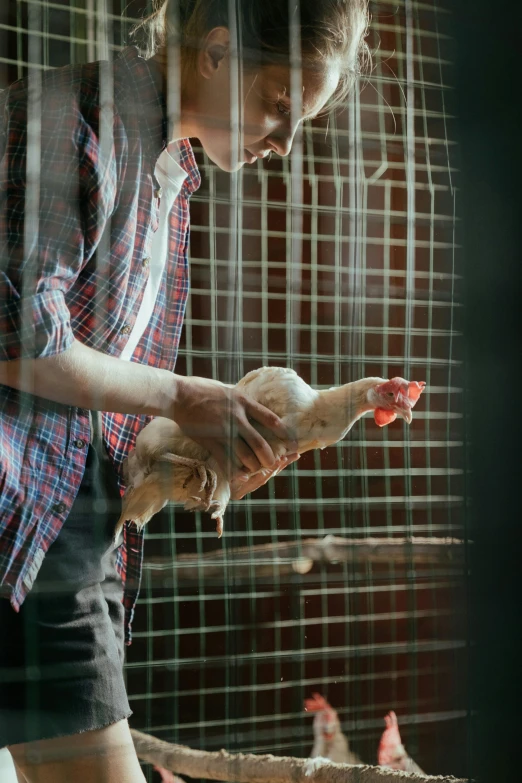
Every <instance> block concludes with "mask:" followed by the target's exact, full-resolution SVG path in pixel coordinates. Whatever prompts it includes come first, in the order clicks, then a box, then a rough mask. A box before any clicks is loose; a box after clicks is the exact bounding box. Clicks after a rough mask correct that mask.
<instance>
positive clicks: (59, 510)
mask: <svg viewBox="0 0 522 783" xmlns="http://www.w3.org/2000/svg"><path fill="white" fill-rule="evenodd" d="M54 511H56V513H57V514H65V512H66V511H67V506H66V505H65V503H56V505H55V506H54Z"/></svg>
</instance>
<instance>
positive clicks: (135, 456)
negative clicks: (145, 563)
mask: <svg viewBox="0 0 522 783" xmlns="http://www.w3.org/2000/svg"><path fill="white" fill-rule="evenodd" d="M424 386H425V384H424V383H423V382H421V383H417V382H415V381H414V382H408V381H405V380H404V379H402V378H393V379H392V380H389V381H388V380H386V379H384V378H364V379H362V380H360V381H354V382H352V383H347V384H345V385H344V386H337V387H333V388H331V389H325V390H321V391H319V390H316V389H313V388H312V387H311V386H309V385H308V384H307V383H305V381H303V379H302V378H300V377H299V376H298V375H297V373H296V372H294V370H290V369H289V368H286V367H261V368H260V369H258V370H253V371H252V372H249V373H248V374H247V375H245V377H244V378H242V379H241V380H240V381H239V383H238V384H237V386H236V388H237V389H239V390H242V391H243V392H244V393H245V394H246V395H248V396H249V397H251V398H253V399H254V400H256V401H257V402H259V403H261V405H264V406H265V407H266V408H269V409H270V410H271V411H272V412H273V413H275V414H276V415H277V416H279V418H280V419H281V420H282V421H283V423H284V424H285V425H286V427H287V429H288V430H289V431H291V432H292V433H293V434H294V436H295V439H296V441H297V452H298V453H299V454H302V453H303V452H305V451H309V450H310V449H316V448H321V449H323V448H325V447H326V446H329V445H332V444H333V443H336V442H337V441H339V440H341V439H342V438H344V437H345V435H346V434H347V432H348V431H349V430H350V429H351V427H352V426H353V425H354V423H355V422H356V421H357V420H358V419H359V418H361V416H363V415H364V414H365V413H368V412H370V411H373V412H374V417H375V421H376V423H377V424H378V425H379V426H384V424H388V423H390V422H391V421H393V420H394V419H395V418H396V417H397V415H399V416H402V417H403V418H404V419H405V420H406V421H407V422H408V423H409V422H411V409H412V408H413V406H414V405H415V403H416V402H417V400H418V398H419V396H420V394H421V393H422V391H423V390H424ZM259 430H260V432H261V434H262V435H263V437H264V438H265V439H266V441H267V442H268V443H269V444H270V446H271V448H272V451H273V452H274V455H275V457H276V459H278V458H280V457H282V456H284V455H285V454H286V452H287V449H286V446H285V444H284V443H283V441H281V440H279V439H278V438H277V437H275V436H274V434H273V433H272V432H271V431H269V430H264V429H263V428H259ZM123 472H124V478H125V480H126V483H127V490H126V492H125V495H124V497H123V507H122V513H121V516H120V519H119V520H118V522H117V525H116V531H115V540H117V539H118V538H119V534H120V532H121V530H122V528H123V525H124V523H125V521H131V522H134V523H135V524H136V525H137V526H138V527H139V528H141V527H143V525H145V524H146V523H147V522H148V521H149V519H151V517H153V516H154V514H156V513H157V512H158V511H160V510H161V509H162V508H163V507H164V506H165V505H166V504H167V503H169V502H175V503H183V504H184V507H185V509H186V510H187V511H205V512H208V513H209V514H210V515H211V517H212V519H215V520H216V529H217V532H218V536H221V534H222V532H223V515H224V513H225V510H226V507H227V505H228V502H229V500H230V497H231V488H230V484H229V482H228V480H227V478H226V476H225V474H224V472H223V471H222V470H221V468H220V466H219V465H218V464H217V463H216V461H215V460H214V459H213V458H212V457H211V456H210V453H209V452H208V451H207V450H206V449H204V448H203V447H202V446H200V445H199V444H197V443H196V442H195V441H193V440H191V439H190V438H188V437H187V436H186V435H184V434H183V432H182V431H181V429H180V428H179V427H178V425H177V424H176V423H175V422H174V421H172V420H170V419H165V418H162V417H158V418H156V419H153V420H152V421H151V422H150V423H149V424H147V426H146V427H144V429H143V430H142V431H141V432H140V433H139V435H138V437H137V439H136V446H135V448H134V449H133V450H131V452H130V453H129V456H128V457H127V459H126V461H125V463H124V467H123ZM258 473H262V474H263V475H265V476H267V477H268V476H270V475H271V474H272V471H271V470H269V469H267V468H261V469H260V471H258Z"/></svg>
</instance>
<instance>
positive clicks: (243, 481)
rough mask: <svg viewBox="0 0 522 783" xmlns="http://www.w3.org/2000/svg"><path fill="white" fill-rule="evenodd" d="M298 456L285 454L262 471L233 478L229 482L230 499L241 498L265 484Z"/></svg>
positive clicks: (298, 455)
mask: <svg viewBox="0 0 522 783" xmlns="http://www.w3.org/2000/svg"><path fill="white" fill-rule="evenodd" d="M300 456H301V455H300V454H285V456H284V457H281V458H280V459H279V460H277V462H276V465H275V467H273V468H270V469H268V470H263V472H262V473H255V474H254V475H253V476H247V477H246V478H242V477H238V478H235V479H233V480H232V481H231V482H230V493H231V494H230V497H231V498H232V500H241V498H244V497H245V495H248V494H249V493H250V492H255V490H256V489H259V487H262V486H263V484H266V482H267V481H268V480H269V479H271V478H272V477H273V476H277V474H278V473H281V471H282V470H284V469H285V468H286V467H287V465H290V463H292V462H295V461H296V460H298V459H299V457H300Z"/></svg>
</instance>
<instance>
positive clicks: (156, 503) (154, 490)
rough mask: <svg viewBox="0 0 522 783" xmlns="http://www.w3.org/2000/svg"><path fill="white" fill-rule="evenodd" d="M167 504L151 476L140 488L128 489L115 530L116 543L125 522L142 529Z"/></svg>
mask: <svg viewBox="0 0 522 783" xmlns="http://www.w3.org/2000/svg"><path fill="white" fill-rule="evenodd" d="M167 502H168V501H167V500H165V498H164V496H163V495H162V493H161V491H160V487H159V486H158V485H157V483H156V482H155V481H153V480H152V479H150V477H149V476H147V478H146V479H145V480H144V481H143V482H142V483H141V484H140V485H139V486H137V487H132V488H130V489H128V490H127V492H126V493H125V495H124V496H123V507H122V511H121V515H120V518H119V519H118V521H117V523H116V528H115V530H114V542H115V543H116V542H117V541H118V538H119V536H120V533H121V531H122V530H123V525H124V523H125V522H134V524H135V525H136V527H138V528H139V529H141V528H142V527H143V526H144V525H146V524H147V522H148V521H149V519H151V518H152V517H153V516H154V514H157V513H158V511H161V509H162V508H163V507H164V506H166V505H167Z"/></svg>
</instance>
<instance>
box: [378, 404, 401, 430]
mask: <svg viewBox="0 0 522 783" xmlns="http://www.w3.org/2000/svg"><path fill="white" fill-rule="evenodd" d="M373 418H374V419H375V423H376V424H377V426H378V427H386V425H387V424H391V423H392V421H395V419H396V418H397V414H396V413H394V412H393V411H387V410H386V409H385V408H375V410H374V412H373Z"/></svg>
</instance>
